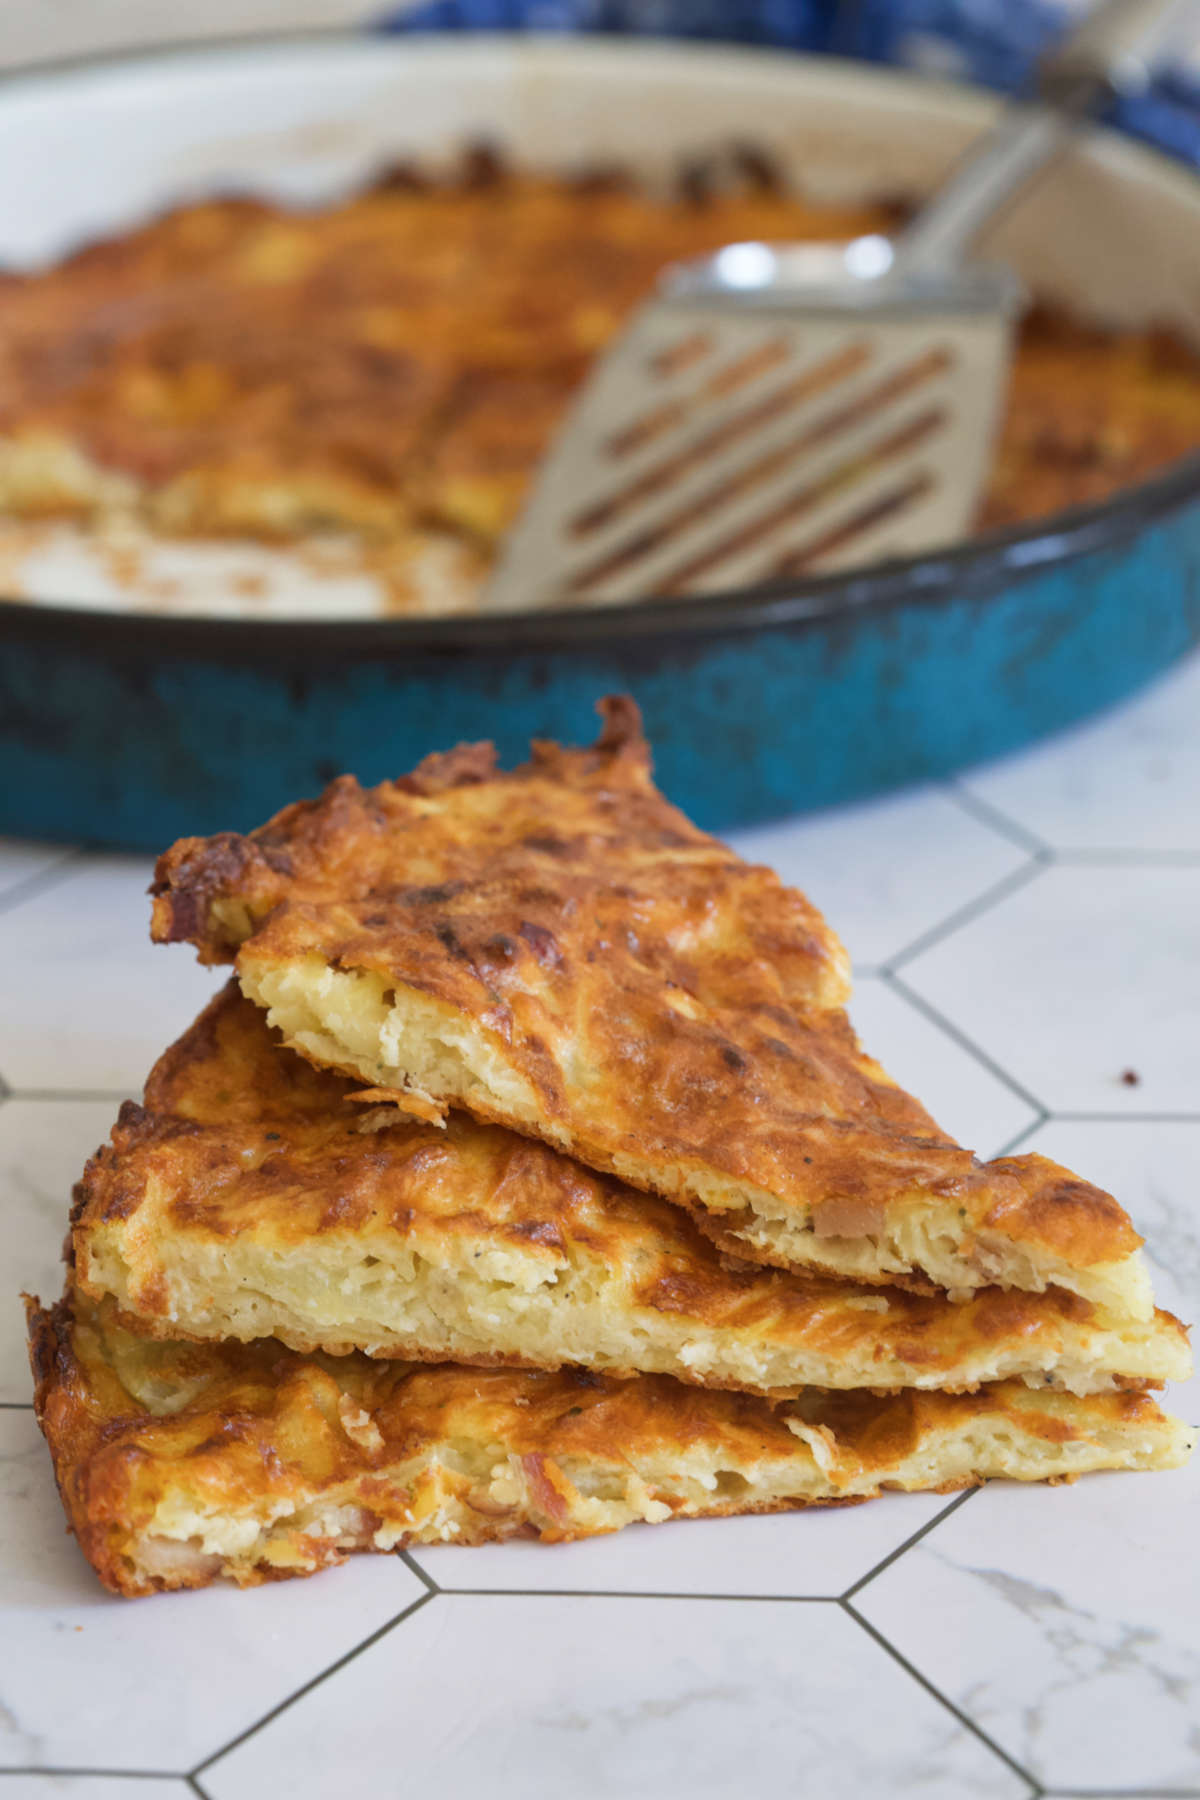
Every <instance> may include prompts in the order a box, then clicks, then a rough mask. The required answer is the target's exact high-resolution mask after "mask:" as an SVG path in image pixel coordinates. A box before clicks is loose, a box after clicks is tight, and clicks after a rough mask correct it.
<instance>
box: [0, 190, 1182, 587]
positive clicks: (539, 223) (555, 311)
mask: <svg viewBox="0 0 1200 1800" xmlns="http://www.w3.org/2000/svg"><path fill="white" fill-rule="evenodd" d="M893 223H894V215H893V214H892V213H890V212H889V210H888V209H887V208H882V207H874V208H859V209H849V208H846V209H841V210H836V209H828V208H818V207H815V206H813V205H811V204H809V203H806V202H804V201H803V200H802V199H799V198H797V197H795V196H791V195H788V194H785V193H782V192H775V191H771V190H770V188H769V187H767V186H764V185H763V184H762V183H761V182H756V181H754V180H750V181H749V182H744V183H743V184H742V185H741V186H740V187H739V185H738V183H737V182H736V181H734V182H733V183H732V184H731V185H730V184H728V183H727V185H726V186H725V187H724V189H723V190H722V191H720V192H707V193H705V192H702V191H700V190H699V189H698V188H697V187H696V186H695V184H693V186H692V189H691V198H690V201H689V202H687V203H676V202H672V201H670V200H668V199H661V200H656V199H653V198H651V197H649V196H647V195H643V194H638V193H635V192H632V191H629V190H627V189H624V188H622V186H621V185H620V184H619V183H615V184H605V183H604V182H592V183H590V184H584V185H582V186H572V185H570V184H567V183H558V182H552V181H547V180H543V179H539V178H536V177H533V176H520V177H518V176H515V175H511V174H507V175H506V174H504V173H503V172H501V171H499V170H497V169H496V168H494V167H493V166H491V165H489V164H485V162H484V161H483V160H480V159H476V162H475V165H474V169H473V173H472V175H471V177H470V179H469V180H468V182H467V184H466V185H458V186H455V185H450V186H442V187H432V186H429V185H427V184H424V183H422V182H421V181H419V180H415V179H413V178H411V177H410V176H408V175H405V174H404V173H403V172H400V173H398V174H397V175H396V176H395V177H394V178H393V179H392V180H390V181H384V182H383V183H381V184H380V185H379V186H377V187H375V188H373V189H371V190H370V191H368V192H365V193H363V194H360V195H359V196H357V197H355V198H353V199H351V200H349V201H348V202H345V203H344V204H342V205H340V206H337V207H334V208H332V209H329V210H326V211H323V212H317V213H310V214H305V213H288V212H283V211H280V210H278V209H275V208H271V207H268V206H266V205H263V204H260V203H256V202H252V201H247V200H223V201H222V200H213V201H210V202H207V203H204V204H201V205H194V206H190V207H184V208H182V209H180V210H178V211H175V212H173V213H170V214H168V215H166V216H165V217H164V218H162V219H159V220H157V221H155V222H153V223H151V224H149V225H147V226H145V227H143V228H142V229H140V230H135V231H132V232H130V233H128V234H127V235H125V236H124V237H121V238H118V239H114V240H113V241H111V242H107V243H102V244H98V245H96V246H94V247H92V248H90V249H87V250H85V251H83V252H82V253H80V254H78V255H76V256H74V257H72V258H71V259H69V260H68V261H67V262H65V263H64V264H63V265H61V266H60V267H58V268H56V269H52V270H50V271H48V272H46V273H43V274H39V275H36V276H33V277H9V278H6V279H3V280H2V281H0V436H4V435H9V434H16V435H18V436H29V435H30V434H33V435H37V434H39V433H40V434H50V435H51V436H53V437H57V438H60V439H61V438H65V439H67V440H69V441H70V442H71V443H73V444H76V445H78V446H79V447H80V448H82V449H83V450H84V451H86V453H87V454H88V456H89V457H91V458H93V459H95V461H96V462H98V463H99V464H101V465H102V466H103V467H105V468H107V469H110V470H117V471H123V472H125V473H128V474H130V475H132V476H134V477H136V478H137V480H138V481H139V482H141V483H144V484H147V485H148V487H149V488H150V489H151V490H155V491H166V490H168V489H170V490H171V493H172V495H173V503H172V506H171V508H170V509H168V513H164V514H162V515H157V514H156V515H155V516H156V517H158V518H159V522H160V523H161V522H162V520H163V519H164V518H168V517H169V519H170V520H173V521H174V523H175V525H176V527H178V528H183V529H190V530H196V531H199V532H201V533H209V532H216V533H219V532H223V531H239V530H248V529H249V530H255V531H258V532H263V531H265V530H269V529H272V527H270V526H269V525H268V524H267V523H266V522H265V521H266V515H265V514H264V512H263V510H262V508H261V507H258V506H256V505H254V504H251V503H250V502H249V501H248V499H247V494H248V492H250V491H251V490H258V489H261V488H263V487H265V486H270V485H272V484H277V485H282V486H283V487H285V488H287V489H288V490H289V491H290V492H291V494H292V495H293V496H294V497H295V499H296V504H295V506H294V507H292V508H290V509H287V510H286V511H284V512H281V513H280V514H279V515H278V519H277V524H276V526H275V527H274V529H277V530H278V531H279V533H280V534H282V535H289V534H291V533H293V532H295V531H297V530H301V531H307V530H310V529H313V528H315V527H319V526H320V525H322V524H323V523H325V524H329V523H332V524H339V525H345V526H348V527H350V528H352V529H355V530H359V531H363V532H365V533H367V534H368V536H370V537H371V538H372V540H373V541H376V542H384V543H395V542H403V541H405V534H407V533H409V532H412V531H414V530H416V531H428V530H431V529H432V530H443V529H444V530H448V531H450V532H451V533H452V534H462V535H464V536H465V537H466V538H468V539H470V540H471V541H472V542H473V543H475V544H477V545H478V546H480V547H481V549H482V550H483V551H484V552H485V553H486V552H489V551H490V549H491V548H492V547H494V545H495V543H496V540H497V538H498V537H499V536H500V535H501V534H502V533H503V531H504V530H505V529H506V527H507V525H508V524H509V523H510V522H511V520H512V518H513V516H514V514H515V512H516V510H517V508H518V506H519V504H520V501H521V498H522V495H523V493H524V491H525V489H526V487H527V484H528V481H529V479H530V476H531V473H532V471H533V470H534V469H535V468H536V466H537V463H538V461H539V459H540V457H541V455H542V454H543V452H544V451H545V449H546V448H547V446H548V444H549V443H550V441H551V439H552V437H553V434H554V432H555V430H556V428H557V426H558V423H559V421H560V419H561V416H562V413H563V410H564V408H565V406H566V404H567V402H568V400H569V398H570V396H571V395H572V394H573V393H574V392H575V391H576V389H577V388H578V386H579V384H580V383H581V381H582V380H583V378H584V377H585V375H586V372H587V369H588V367H589V365H590V361H591V358H592V357H593V356H594V355H595V354H596V352H597V351H598V350H600V349H601V348H602V347H603V346H604V345H605V344H606V343H607V342H608V341H609V340H610V339H611V338H612V336H613V334H614V333H615V332H616V331H617V330H618V329H619V328H620V327H621V325H622V324H623V322H624V321H625V319H626V318H627V317H628V315H629V313H630V310H631V309H632V307H634V306H635V305H636V303H637V302H638V301H639V300H641V299H642V298H643V297H644V296H645V295H646V294H647V293H648V292H649V291H650V290H651V288H652V286H653V283H654V280H655V277H656V276H657V274H658V272H659V270H660V269H661V268H662V267H663V265H664V264H666V263H667V262H669V261H672V260H674V259H677V258H679V257H684V256H692V255H698V254H700V253H703V252H705V251H708V250H711V249H714V248H716V247H718V246H719V245H721V244H723V243H727V242H729V241H731V240H736V239H739V238H743V239H744V238H765V239H800V240H802V239H806V238H808V239H811V238H818V237H846V236H850V235H854V234H856V233H858V232H863V231H873V230H879V229H885V230H886V229H888V228H889V227H890V226H891V225H892V224H893ZM1198 441H1200V359H1197V358H1196V357H1194V356H1192V355H1190V354H1188V353H1186V352H1184V351H1183V350H1182V349H1181V348H1180V346H1179V345H1178V344H1176V343H1175V342H1174V341H1172V340H1169V339H1167V338H1165V337H1160V336H1157V335H1156V334H1154V333H1153V332H1151V333H1143V334H1134V335H1127V336H1123V337H1120V338H1113V337H1109V336H1105V335H1104V334H1101V333H1096V332H1093V331H1088V330H1085V329H1083V328H1077V327H1075V326H1074V325H1072V324H1070V323H1068V322H1066V321H1064V320H1062V319H1060V318H1054V317H1050V316H1035V317H1033V318H1031V319H1030V320H1029V321H1028V322H1027V323H1026V325H1025V328H1024V330H1023V333H1022V337H1021V343H1020V348H1019V352H1018V355H1017V359H1016V369H1015V376H1014V386H1013V399H1012V406H1011V409H1010V417H1009V420H1008V424H1007V427H1006V429H1005V432H1004V435H1003V438H1002V441H1001V444H1000V447H999V451H998V456H997V462H996V469H995V474H994V478H993V481H992V485H991V489H990V492H989V495H988V499H987V502H986V506H985V510H984V517H983V523H984V524H985V525H990V524H999V523H1009V522H1012V521H1015V520H1020V519H1025V518H1029V517H1032V516H1035V515H1037V514H1040V513H1045V512H1048V511H1051V510H1053V509H1055V508H1057V507H1060V506H1065V505H1068V504H1073V503H1076V502H1081V501H1084V500H1092V499H1096V498H1099V497H1102V496H1104V495H1106V494H1109V493H1111V492H1112V491H1113V490H1114V489H1116V488H1117V487H1119V486H1121V485H1123V484H1125V483H1128V482H1131V481H1134V480H1137V479H1138V478H1140V477H1142V476H1144V475H1146V474H1147V473H1149V472H1150V471H1152V470H1153V469H1155V468H1158V467H1159V466H1161V465H1162V464H1163V463H1165V462H1167V461H1169V460H1171V459H1172V458H1174V457H1177V456H1179V455H1180V454H1182V453H1183V452H1185V451H1187V450H1189V449H1191V448H1194V447H1195V445H1196V444H1197V442H1198ZM78 504H79V503H78V501H69V500H66V499H64V496H63V494H62V492H61V491H58V490H55V489H54V488H53V487H52V486H47V487H46V488H45V489H44V491H40V492H38V491H34V490H33V489H30V490H28V491H27V492H26V493H25V495H24V499H23V505H24V507H25V509H26V510H30V511H33V512H37V511H39V510H45V511H49V512H54V511H56V510H61V509H62V508H63V507H64V505H65V506H67V508H68V509H70V507H71V506H72V505H75V506H77V505H78Z"/></svg>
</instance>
